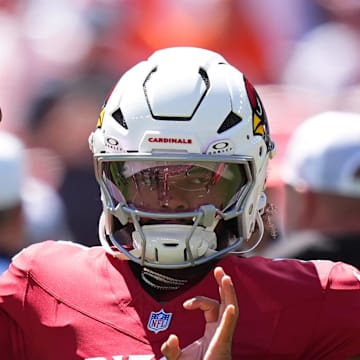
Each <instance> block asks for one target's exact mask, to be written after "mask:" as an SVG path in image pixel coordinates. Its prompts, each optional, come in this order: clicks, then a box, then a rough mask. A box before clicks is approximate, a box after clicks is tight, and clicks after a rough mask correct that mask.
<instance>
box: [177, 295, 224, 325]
mask: <svg viewBox="0 0 360 360" xmlns="http://www.w3.org/2000/svg"><path fill="white" fill-rule="evenodd" d="M183 306H184V308H185V309H187V310H196V309H200V310H202V311H203V312H204V316H205V321H206V322H216V321H218V318H219V303H218V302H217V301H216V300H214V299H209V298H207V297H205V296H196V297H194V298H192V299H189V300H187V301H185V302H184V303H183Z"/></svg>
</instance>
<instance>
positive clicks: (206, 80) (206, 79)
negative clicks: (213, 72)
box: [199, 68, 210, 89]
mask: <svg viewBox="0 0 360 360" xmlns="http://www.w3.org/2000/svg"><path fill="white" fill-rule="evenodd" d="M199 75H200V76H201V78H202V79H203V81H204V83H205V86H206V89H209V87H210V80H209V76H208V74H207V73H206V71H205V70H204V69H202V68H200V69H199Z"/></svg>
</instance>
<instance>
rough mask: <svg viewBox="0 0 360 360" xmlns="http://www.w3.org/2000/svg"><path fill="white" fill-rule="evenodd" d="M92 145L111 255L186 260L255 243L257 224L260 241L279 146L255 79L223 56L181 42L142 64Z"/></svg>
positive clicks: (146, 262)
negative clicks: (270, 170) (267, 183)
mask: <svg viewBox="0 0 360 360" xmlns="http://www.w3.org/2000/svg"><path fill="white" fill-rule="evenodd" d="M89 144H90V148H91V150H92V152H93V156H94V164H95V174H96V179H97V181H98V183H99V185H100V190H101V198H102V203H103V214H102V216H101V219H100V222H99V236H100V240H101V243H102V245H103V246H104V247H105V248H106V250H107V251H108V252H109V253H111V254H113V255H116V256H119V254H122V255H125V256H126V257H127V258H129V259H131V260H133V261H135V262H137V263H139V264H141V265H143V266H147V267H154V268H185V267H189V266H194V265H199V264H202V263H204V262H207V261H210V260H212V259H215V258H217V257H221V256H223V255H225V254H227V253H229V252H232V253H243V252H244V251H248V250H249V249H247V250H244V249H243V243H244V242H246V240H248V239H249V238H250V236H251V235H252V233H253V232H254V230H255V228H256V229H258V230H259V231H258V232H259V234H258V240H259V241H260V239H261V237H262V233H263V223H262V220H261V212H262V210H263V209H264V206H265V205H266V197H265V195H264V186H265V179H266V171H267V162H268V159H269V158H270V157H271V156H272V154H273V152H274V144H273V142H272V140H271V138H270V134H269V127H268V122H267V118H266V114H265V111H264V108H263V106H262V103H261V101H260V98H259V96H258V94H257V93H256V91H255V89H254V87H253V86H252V85H251V84H250V82H249V81H248V80H247V79H246V78H245V77H244V75H243V74H242V73H241V72H240V71H239V70H237V69H235V68H234V67H233V66H231V65H230V64H229V63H227V61H226V60H225V59H224V58H223V57H222V56H221V55H219V54H217V53H215V52H212V51H209V50H205V49H200V48H191V47H175V48H168V49H163V50H159V51H156V52H155V53H154V54H153V55H152V56H150V57H149V58H148V60H146V61H143V62H140V63H139V64H137V65H135V66H134V67H133V68H131V69H130V70H129V71H127V72H126V73H125V74H124V75H123V76H122V78H121V79H120V80H119V81H118V83H117V84H116V85H115V87H114V88H113V90H112V91H111V93H110V94H109V96H108V97H107V99H106V100H105V103H104V105H103V107H102V110H101V112H100V116H99V119H98V123H97V128H96V130H95V131H94V132H93V133H92V134H91V135H90V137H89ZM256 224H257V227H256ZM259 241H257V243H258V242H259ZM119 250H120V252H119Z"/></svg>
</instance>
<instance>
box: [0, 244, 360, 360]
mask: <svg viewBox="0 0 360 360" xmlns="http://www.w3.org/2000/svg"><path fill="white" fill-rule="evenodd" d="M219 265H221V266H223V268H224V270H225V272H226V273H227V274H229V275H230V276H231V277H232V279H233V282H234V284H235V287H236V292H237V296H238V302H239V310H240V317H239V321H238V325H237V329H236V333H235V335H234V340H233V359H234V360H236V359H267V360H269V359H277V360H279V359H307V360H311V359H316V360H319V359H327V360H331V359H336V360H338V359H346V358H348V357H350V356H351V355H355V354H360V281H359V279H360V274H359V272H358V270H357V269H355V268H353V267H351V266H349V265H345V264H343V263H332V262H330V261H318V262H316V261H312V262H310V261H309V262H301V261H296V260H271V259H265V258H261V257H253V258H239V257H233V256H228V257H226V258H225V259H223V260H221V261H220V262H219ZM194 271H195V270H194ZM195 295H204V296H208V297H211V298H217V299H218V298H219V295H218V287H217V284H216V282H215V280H214V278H213V274H212V273H211V272H210V273H209V274H208V275H207V276H206V277H205V278H204V279H203V280H202V281H201V282H200V283H198V284H197V285H196V286H194V287H193V288H192V289H190V290H188V291H186V292H185V293H183V294H181V295H180V296H179V297H177V298H176V299H173V300H171V301H169V302H166V303H159V302H157V301H156V300H154V299H153V298H152V297H151V296H150V295H149V294H148V293H147V292H146V291H144V290H143V289H142V287H141V286H140V283H139V281H138V280H137V279H136V278H135V277H134V275H133V273H132V271H131V270H130V268H129V264H128V262H127V261H122V260H118V259H114V258H112V257H111V256H109V255H107V254H106V253H105V252H104V250H103V249H102V248H101V247H93V248H85V247H82V246H79V245H75V244H72V243H66V242H52V241H47V242H43V243H39V244H36V245H32V246H30V247H29V248H27V249H25V250H24V251H22V252H21V253H20V254H19V255H18V256H17V257H16V258H15V259H14V261H13V264H12V265H11V266H10V269H9V271H7V272H6V273H4V274H3V275H2V276H1V277H0V358H1V359H6V360H25V359H26V360H45V359H46V360H48V359H51V360H72V359H96V360H104V359H108V360H111V359H113V360H125V359H130V360H136V359H142V360H146V359H159V358H161V353H160V346H161V344H162V343H163V342H164V341H165V340H166V339H167V338H168V336H169V334H170V333H174V334H177V335H178V336H179V339H180V345H181V347H185V346H187V345H188V344H190V343H191V342H193V341H194V340H196V339H198V338H200V337H201V336H202V334H203V331H204V318H203V314H202V312H201V311H200V310H199V311H187V310H184V309H183V307H182V303H183V301H184V300H186V299H188V298H191V297H193V296H195ZM154 314H155V318H153V320H151V319H150V318H151V317H152V315H154ZM159 314H160V315H159ZM149 320H150V321H149ZM159 324H160V326H159ZM158 326H159V327H158Z"/></svg>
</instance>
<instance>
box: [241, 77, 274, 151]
mask: <svg viewBox="0 0 360 360" xmlns="http://www.w3.org/2000/svg"><path fill="white" fill-rule="evenodd" d="M244 82H245V88H246V92H247V95H248V97H249V101H250V105H251V109H252V113H253V131H254V135H260V136H262V137H263V139H264V141H265V143H266V145H267V148H268V151H270V150H271V149H272V147H273V145H272V142H271V140H270V131H269V124H268V120H267V116H266V113H265V109H264V107H263V105H262V102H261V100H260V97H259V95H258V94H257V92H256V90H255V88H254V87H253V85H252V84H251V83H250V81H249V80H248V79H247V78H246V77H244Z"/></svg>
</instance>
